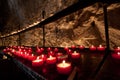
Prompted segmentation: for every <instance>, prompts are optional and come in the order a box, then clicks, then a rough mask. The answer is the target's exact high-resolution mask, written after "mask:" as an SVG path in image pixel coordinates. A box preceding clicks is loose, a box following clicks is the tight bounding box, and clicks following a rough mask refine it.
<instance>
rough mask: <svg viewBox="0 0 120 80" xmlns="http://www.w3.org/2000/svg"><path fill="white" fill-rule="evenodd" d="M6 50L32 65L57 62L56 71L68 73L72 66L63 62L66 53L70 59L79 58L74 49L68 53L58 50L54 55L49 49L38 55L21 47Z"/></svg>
mask: <svg viewBox="0 0 120 80" xmlns="http://www.w3.org/2000/svg"><path fill="white" fill-rule="evenodd" d="M8 51H9V53H11V54H12V55H14V56H16V57H19V58H22V59H25V60H28V61H30V62H31V63H32V66H33V67H39V66H43V65H44V64H48V65H54V64H56V63H57V64H56V67H57V71H58V72H59V73H61V74H69V73H70V71H71V68H72V65H71V62H69V63H68V62H65V61H67V60H68V55H70V58H72V59H79V58H80V53H77V52H76V51H74V52H73V53H69V54H63V53H59V52H58V53H56V54H55V55H56V56H54V55H52V54H53V53H52V52H51V51H50V53H48V54H47V55H45V54H41V55H39V56H37V55H34V54H31V53H28V52H25V51H24V50H22V49H20V50H19V51H15V49H13V50H8ZM10 51H11V52H10ZM4 52H7V50H6V51H5V50H4Z"/></svg>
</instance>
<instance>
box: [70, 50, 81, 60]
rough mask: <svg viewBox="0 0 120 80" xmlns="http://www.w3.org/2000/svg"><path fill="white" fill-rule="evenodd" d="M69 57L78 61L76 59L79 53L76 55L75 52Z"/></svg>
mask: <svg viewBox="0 0 120 80" xmlns="http://www.w3.org/2000/svg"><path fill="white" fill-rule="evenodd" d="M71 57H72V58H73V59H78V58H80V53H77V52H76V51H74V53H72V54H71Z"/></svg>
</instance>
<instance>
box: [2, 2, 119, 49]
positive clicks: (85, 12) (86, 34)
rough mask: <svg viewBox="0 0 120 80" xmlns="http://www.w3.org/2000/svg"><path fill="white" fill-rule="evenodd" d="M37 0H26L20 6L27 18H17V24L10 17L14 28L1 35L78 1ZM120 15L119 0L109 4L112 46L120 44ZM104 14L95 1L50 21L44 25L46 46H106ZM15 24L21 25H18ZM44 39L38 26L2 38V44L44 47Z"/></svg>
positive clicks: (10, 22)
mask: <svg viewBox="0 0 120 80" xmlns="http://www.w3.org/2000/svg"><path fill="white" fill-rule="evenodd" d="M18 1H19V3H22V0H18ZM38 2H39V1H38V0H34V2H33V1H32V0H26V1H25V3H24V4H21V5H22V7H21V6H20V8H21V9H22V10H23V13H22V14H24V17H25V18H24V19H23V20H22V22H21V21H18V23H15V22H14V21H15V18H13V19H11V18H10V20H9V21H8V23H9V24H10V25H9V28H11V27H12V28H11V29H10V30H9V29H8V28H7V29H6V31H4V32H3V33H2V34H6V33H10V32H11V31H14V30H16V29H17V30H18V29H22V28H24V27H26V26H28V25H29V24H31V23H33V22H35V21H41V20H42V19H43V18H44V19H46V18H48V17H49V16H51V15H54V14H55V13H57V12H59V11H61V10H62V9H65V8H66V7H68V6H70V5H72V4H74V3H76V2H77V0H71V1H67V0H52V1H50V0H45V1H43V2H39V3H38ZM29 3H31V4H29ZM32 3H33V4H32ZM41 3H42V5H41ZM51 4H52V5H51ZM43 11H45V15H44V16H43V15H42V12H43ZM119 14H120V3H116V4H111V5H108V22H109V35H110V47H111V48H113V47H116V46H120V40H119V39H120V37H119V36H120V34H119V33H120V23H119V20H120V15H119ZM103 17H104V15H103V8H102V4H101V3H95V4H93V5H91V6H88V7H86V8H84V9H80V10H78V11H76V12H74V13H72V14H69V15H67V16H65V17H63V18H60V19H58V20H56V21H54V22H51V23H49V24H47V25H45V46H47V47H48V46H55V47H63V46H71V45H84V46H86V47H89V46H90V45H96V46H98V45H99V44H102V45H106V40H105V31H104V19H103ZM19 19H20V18H19ZM19 19H18V20H19ZM24 20H25V21H24ZM16 24H17V25H18V27H16V26H15V25H16ZM6 26H7V24H6ZM7 27H8V26H7ZM19 38H20V40H19ZM42 38H43V32H42V28H35V29H33V30H30V31H27V32H24V33H21V34H20V35H15V36H10V37H7V38H4V39H2V40H3V44H1V45H2V46H10V45H20V44H21V45H25V46H42V45H43V39H42ZM2 40H1V41H2ZM19 41H21V43H19Z"/></svg>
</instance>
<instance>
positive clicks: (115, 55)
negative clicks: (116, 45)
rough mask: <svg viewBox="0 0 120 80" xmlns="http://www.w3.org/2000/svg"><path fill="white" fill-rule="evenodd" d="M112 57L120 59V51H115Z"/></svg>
mask: <svg viewBox="0 0 120 80" xmlns="http://www.w3.org/2000/svg"><path fill="white" fill-rule="evenodd" d="M112 57H113V58H115V59H119V60H120V52H117V53H113V54H112Z"/></svg>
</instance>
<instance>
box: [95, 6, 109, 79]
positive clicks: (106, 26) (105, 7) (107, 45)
mask: <svg viewBox="0 0 120 80" xmlns="http://www.w3.org/2000/svg"><path fill="white" fill-rule="evenodd" d="M103 12H104V25H105V37H106V52H105V55H104V56H103V59H102V61H101V62H100V64H99V65H98V67H97V69H96V71H95V73H94V74H93V77H95V76H96V75H97V73H98V72H99V70H100V69H101V67H102V65H103V64H104V62H105V60H106V58H107V56H108V55H109V53H110V47H109V30H108V28H109V27H108V19H107V4H103Z"/></svg>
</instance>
